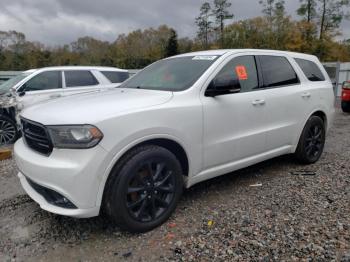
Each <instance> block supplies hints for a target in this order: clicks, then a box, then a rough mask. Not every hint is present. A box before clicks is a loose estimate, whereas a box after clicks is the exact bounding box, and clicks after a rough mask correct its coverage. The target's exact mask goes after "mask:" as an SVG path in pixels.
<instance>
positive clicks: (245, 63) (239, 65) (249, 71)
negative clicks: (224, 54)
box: [215, 56, 259, 92]
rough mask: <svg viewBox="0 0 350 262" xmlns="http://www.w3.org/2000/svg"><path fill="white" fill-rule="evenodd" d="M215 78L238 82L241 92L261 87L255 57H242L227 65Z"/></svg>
mask: <svg viewBox="0 0 350 262" xmlns="http://www.w3.org/2000/svg"><path fill="white" fill-rule="evenodd" d="M215 78H220V79H230V78H231V79H232V80H233V81H234V80H237V81H238V82H239V84H240V86H241V92H249V91H252V90H253V89H256V88H257V87H258V86H259V81H258V76H257V70H256V64H255V59H254V56H240V57H236V58H234V59H232V60H231V61H230V62H228V63H227V65H225V67H224V68H223V69H221V71H220V72H219V73H218V75H217V76H216V77H215Z"/></svg>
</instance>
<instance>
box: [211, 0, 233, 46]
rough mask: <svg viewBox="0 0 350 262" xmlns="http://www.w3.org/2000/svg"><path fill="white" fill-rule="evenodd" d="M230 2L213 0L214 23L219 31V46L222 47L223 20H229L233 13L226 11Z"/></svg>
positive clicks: (223, 37)
mask: <svg viewBox="0 0 350 262" xmlns="http://www.w3.org/2000/svg"><path fill="white" fill-rule="evenodd" d="M231 5H232V4H231V3H230V2H228V0H214V10H213V13H214V16H215V19H216V24H217V26H218V30H219V32H220V43H221V48H223V47H224V39H225V36H224V28H225V20H229V19H232V18H233V14H232V13H230V12H229V11H228V8H229V7H231Z"/></svg>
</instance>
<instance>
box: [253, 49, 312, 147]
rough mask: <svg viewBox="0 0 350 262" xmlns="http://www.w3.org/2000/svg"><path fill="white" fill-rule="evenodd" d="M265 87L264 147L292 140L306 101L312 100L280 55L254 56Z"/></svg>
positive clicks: (291, 67)
mask: <svg viewBox="0 0 350 262" xmlns="http://www.w3.org/2000/svg"><path fill="white" fill-rule="evenodd" d="M257 58H258V61H259V63H260V67H261V72H262V76H263V79H264V84H263V88H266V90H265V94H266V105H265V107H266V112H268V114H266V118H265V121H266V123H265V124H266V126H267V130H268V131H267V136H266V150H273V149H277V148H281V147H283V146H286V145H293V144H294V143H295V136H296V135H297V133H299V129H300V123H301V122H303V121H304V118H305V117H304V116H305V113H306V112H307V110H306V108H307V104H308V103H309V102H310V100H312V98H311V94H310V96H308V95H309V94H307V89H306V88H305V83H303V84H300V79H299V77H298V75H297V73H296V71H295V69H294V68H293V66H292V64H291V61H290V60H289V59H288V58H287V57H284V56H270V55H265V56H264V55H259V56H257Z"/></svg>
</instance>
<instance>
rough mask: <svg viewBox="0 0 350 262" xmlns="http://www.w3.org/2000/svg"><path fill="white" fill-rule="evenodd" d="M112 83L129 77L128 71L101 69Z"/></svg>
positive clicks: (120, 81)
mask: <svg viewBox="0 0 350 262" xmlns="http://www.w3.org/2000/svg"><path fill="white" fill-rule="evenodd" d="M101 73H102V74H103V75H104V76H105V77H107V79H108V80H109V81H111V83H122V82H124V81H125V80H126V79H128V78H129V73H128V72H114V71H101Z"/></svg>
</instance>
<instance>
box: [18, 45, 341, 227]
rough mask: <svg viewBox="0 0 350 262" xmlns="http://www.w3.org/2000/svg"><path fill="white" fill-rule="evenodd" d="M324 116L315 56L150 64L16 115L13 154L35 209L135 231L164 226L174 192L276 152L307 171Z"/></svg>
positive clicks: (322, 79)
mask: <svg viewBox="0 0 350 262" xmlns="http://www.w3.org/2000/svg"><path fill="white" fill-rule="evenodd" d="M333 114H334V94H333V89H332V84H331V81H330V80H329V77H328V76H327V73H326V72H325V70H324V68H323V67H322V65H321V64H320V62H319V61H318V59H317V58H316V57H314V56H311V55H305V54H299V53H291V52H283V51H271V50H244V49H243V50H213V51H205V52H196V53H189V54H183V55H179V56H175V57H171V58H167V59H164V60H161V61H158V62H156V63H154V64H152V65H150V66H148V67H147V68H145V69H144V70H142V71H141V72H139V73H138V74H137V75H135V76H134V77H133V78H131V79H129V80H127V81H126V82H124V83H123V84H122V85H121V86H119V87H118V88H116V89H115V90H111V91H107V92H102V93H97V94H96V93H93V94H86V95H82V96H79V97H67V98H62V99H58V100H52V101H49V102H47V103H44V104H40V105H36V106H33V107H30V108H27V109H26V110H24V111H23V112H22V114H21V122H22V131H23V138H22V139H20V140H19V141H17V143H16V144H15V149H14V151H15V158H16V162H17V165H18V168H19V170H20V172H19V174H18V176H19V178H20V181H21V184H22V186H23V188H24V189H25V191H26V192H27V193H28V195H30V196H31V197H32V198H33V199H34V200H35V201H36V202H38V203H39V204H40V206H41V208H43V209H45V210H47V211H50V212H53V213H56V214H61V215H66V216H72V217H93V216H97V215H99V213H100V212H101V211H102V210H103V211H104V213H105V214H107V215H108V216H109V217H110V218H111V219H112V221H113V222H115V223H117V224H118V225H119V226H120V227H121V228H123V229H126V230H129V231H133V232H144V231H147V230H150V229H152V228H154V227H156V226H158V225H160V224H161V223H163V222H164V221H166V220H167V219H168V218H169V216H170V215H171V213H172V212H173V211H174V209H175V207H176V204H177V202H178V200H179V198H180V196H181V193H182V190H183V187H186V188H188V187H190V186H192V185H194V184H196V183H198V182H201V181H204V180H207V179H210V178H213V177H216V176H219V175H223V174H225V173H228V172H231V171H234V170H237V169H240V168H243V167H247V166H249V165H252V164H255V163H258V162H260V161H264V160H266V159H270V158H274V157H277V156H279V155H283V154H294V155H295V157H296V159H298V160H299V161H300V162H302V163H305V164H309V163H314V162H316V161H317V160H318V159H319V158H320V156H321V154H322V151H323V147H324V143H325V136H326V132H327V130H328V128H329V126H330V124H331V122H332V119H333Z"/></svg>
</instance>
